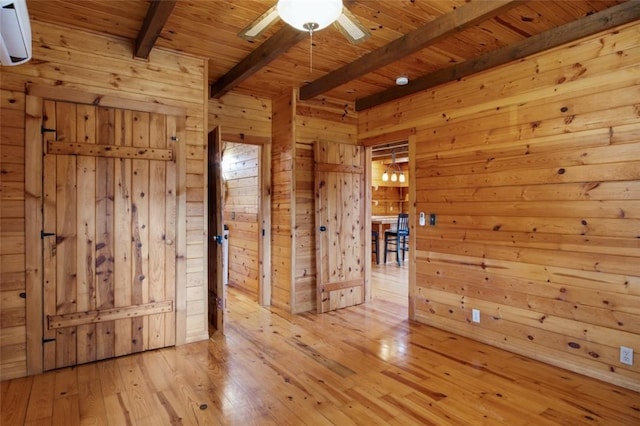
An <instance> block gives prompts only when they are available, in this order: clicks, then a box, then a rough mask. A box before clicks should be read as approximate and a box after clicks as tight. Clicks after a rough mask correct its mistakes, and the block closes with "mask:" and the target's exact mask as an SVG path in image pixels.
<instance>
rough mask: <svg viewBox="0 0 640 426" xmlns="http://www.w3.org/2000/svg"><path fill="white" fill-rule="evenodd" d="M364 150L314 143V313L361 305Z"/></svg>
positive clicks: (363, 260)
mask: <svg viewBox="0 0 640 426" xmlns="http://www.w3.org/2000/svg"><path fill="white" fill-rule="evenodd" d="M364 159H365V155H364V148H363V147H359V146H354V145H346V144H338V143H330V142H317V143H316V152H315V189H316V249H317V256H316V259H317V260H316V263H317V274H318V276H317V311H318V313H323V312H328V311H333V310H336V309H341V308H345V307H347V306H353V305H358V304H360V303H363V302H364V300H365V283H366V281H365V264H366V262H365V256H366V255H367V254H366V253H367V250H366V244H365V234H364V229H365V217H364V212H365V205H364V201H365V182H364V177H365V167H364V166H365V165H364Z"/></svg>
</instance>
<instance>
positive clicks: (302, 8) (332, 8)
mask: <svg viewBox="0 0 640 426" xmlns="http://www.w3.org/2000/svg"><path fill="white" fill-rule="evenodd" d="M277 10H278V14H279V15H280V18H281V19H282V20H283V21H284V22H286V23H287V24H289V25H291V26H292V27H294V28H296V29H298V30H301V31H318V30H321V29H323V28H326V27H328V26H329V25H331V24H332V23H334V22H335V21H336V20H337V19H338V18H339V17H340V15H342V0H278V5H277Z"/></svg>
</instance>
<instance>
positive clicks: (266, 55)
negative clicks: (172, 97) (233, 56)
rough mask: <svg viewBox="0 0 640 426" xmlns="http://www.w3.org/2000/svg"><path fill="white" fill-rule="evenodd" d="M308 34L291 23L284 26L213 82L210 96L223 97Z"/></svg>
mask: <svg viewBox="0 0 640 426" xmlns="http://www.w3.org/2000/svg"><path fill="white" fill-rule="evenodd" d="M308 36H309V34H308V33H306V32H304V31H299V30H296V29H295V28H293V27H290V26H289V25H285V26H283V27H282V28H280V29H279V30H278V32H276V33H275V34H274V35H273V36H272V37H271V38H269V39H268V40H267V41H265V42H264V43H262V44H261V45H260V46H258V48H257V49H255V50H254V51H253V52H251V53H250V54H249V55H248V56H247V57H246V58H244V59H243V60H242V61H240V62H238V64H236V66H234V67H233V68H231V70H230V71H229V72H228V73H226V74H225V75H223V76H222V77H220V78H219V79H218V81H216V82H215V83H213V84H212V85H211V94H210V96H211V97H212V98H220V97H222V95H224V94H225V93H227V92H228V91H230V90H231V89H233V88H234V87H235V86H237V85H238V84H240V83H242V82H243V81H244V80H246V79H247V78H249V77H251V76H252V75H253V74H255V73H256V72H258V71H259V70H260V69H261V68H262V67H264V66H265V65H267V64H268V63H270V62H271V61H273V60H274V59H276V58H277V57H278V56H280V55H282V54H283V53H284V52H286V51H287V50H289V49H290V48H291V47H293V46H295V45H296V44H297V43H298V42H299V41H301V40H303V39H305V38H307V37H308Z"/></svg>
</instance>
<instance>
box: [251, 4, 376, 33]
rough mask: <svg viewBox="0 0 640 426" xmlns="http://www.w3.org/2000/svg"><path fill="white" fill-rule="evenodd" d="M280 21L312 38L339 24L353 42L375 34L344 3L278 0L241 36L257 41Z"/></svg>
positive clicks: (342, 31)
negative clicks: (316, 33) (332, 25)
mask: <svg viewBox="0 0 640 426" xmlns="http://www.w3.org/2000/svg"><path fill="white" fill-rule="evenodd" d="M278 19H282V20H283V21H284V22H286V23H287V24H289V25H291V26H292V27H294V28H296V29H298V30H300V31H307V32H309V34H310V35H313V32H314V31H319V30H321V29H323V28H326V27H327V26H329V25H331V24H332V23H335V25H336V26H337V27H338V29H339V30H340V32H341V33H342V34H344V36H345V37H346V38H347V40H349V41H350V42H351V43H359V42H361V41H363V40H365V39H367V38H368V37H369V36H370V35H371V33H370V32H369V30H367V28H366V27H365V26H364V25H362V23H360V21H359V20H358V19H357V18H356V17H355V16H354V15H353V14H352V13H351V12H350V11H349V10H348V9H347V8H346V7H344V6H343V5H342V0H278V2H277V3H276V4H275V5H273V7H271V8H270V9H269V10H267V11H266V12H265V13H263V14H262V15H260V16H259V17H258V18H257V19H256V20H255V21H253V22H252V23H251V24H249V25H248V26H247V27H245V28H244V29H243V30H242V31H240V33H239V34H238V35H239V36H240V37H242V38H244V39H247V40H253V39H254V38H256V37H258V36H259V35H260V34H262V33H263V32H264V31H265V30H266V29H267V28H269V27H270V26H271V25H272V24H274V23H275V22H277V20H278Z"/></svg>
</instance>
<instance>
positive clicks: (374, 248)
mask: <svg viewBox="0 0 640 426" xmlns="http://www.w3.org/2000/svg"><path fill="white" fill-rule="evenodd" d="M379 236H380V235H379V234H378V231H373V230H372V231H371V253H373V254H375V255H376V265H378V264H380V240H379V239H378V238H379Z"/></svg>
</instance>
